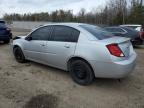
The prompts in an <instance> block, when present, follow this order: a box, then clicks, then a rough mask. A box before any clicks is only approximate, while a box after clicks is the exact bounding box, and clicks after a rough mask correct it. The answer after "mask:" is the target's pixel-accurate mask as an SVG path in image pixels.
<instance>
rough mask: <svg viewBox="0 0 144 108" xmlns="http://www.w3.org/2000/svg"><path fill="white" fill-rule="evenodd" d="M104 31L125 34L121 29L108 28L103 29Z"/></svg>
mask: <svg viewBox="0 0 144 108" xmlns="http://www.w3.org/2000/svg"><path fill="white" fill-rule="evenodd" d="M105 30H107V31H108V32H113V33H115V32H116V33H117V32H118V33H123V32H125V31H124V30H122V29H121V28H114V27H109V28H105Z"/></svg>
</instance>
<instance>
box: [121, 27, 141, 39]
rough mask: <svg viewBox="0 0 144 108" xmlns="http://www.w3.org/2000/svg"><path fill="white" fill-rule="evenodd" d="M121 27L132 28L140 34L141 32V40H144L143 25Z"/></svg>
mask: <svg viewBox="0 0 144 108" xmlns="http://www.w3.org/2000/svg"><path fill="white" fill-rule="evenodd" d="M120 26H121V27H130V28H132V29H134V30H137V31H138V32H139V34H140V38H141V39H142V40H144V31H141V29H142V25H135V24H132V25H130V24H129V25H128V24H127V25H120Z"/></svg>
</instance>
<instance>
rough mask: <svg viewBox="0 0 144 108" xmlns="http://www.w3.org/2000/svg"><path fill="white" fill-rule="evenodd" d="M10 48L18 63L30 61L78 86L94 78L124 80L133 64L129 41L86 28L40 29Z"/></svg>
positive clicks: (55, 26) (64, 25) (61, 25)
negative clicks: (58, 72)
mask: <svg viewBox="0 0 144 108" xmlns="http://www.w3.org/2000/svg"><path fill="white" fill-rule="evenodd" d="M11 44H12V49H13V53H14V56H15V58H16V60H17V61H18V62H20V63H24V62H25V61H26V60H31V61H35V62H38V63H42V64H45V65H48V66H52V67H56V68H59V69H63V70H66V71H69V72H70V75H71V77H72V79H73V80H74V81H75V82H77V83H78V84H80V85H88V84H90V83H92V81H93V80H94V78H95V77H101V78H116V79H117V78H123V77H126V76H127V75H129V74H130V73H131V72H132V71H133V69H134V67H135V64H136V56H137V55H136V53H135V51H134V50H133V47H132V44H131V42H130V39H128V38H124V37H115V36H113V35H112V34H110V33H108V32H106V31H104V30H103V29H101V28H100V27H98V26H93V25H89V24H82V23H54V24H48V25H44V26H41V27H39V28H36V29H35V30H33V31H32V32H31V33H29V34H28V35H27V36H17V37H15V38H14V39H13V42H12V43H11Z"/></svg>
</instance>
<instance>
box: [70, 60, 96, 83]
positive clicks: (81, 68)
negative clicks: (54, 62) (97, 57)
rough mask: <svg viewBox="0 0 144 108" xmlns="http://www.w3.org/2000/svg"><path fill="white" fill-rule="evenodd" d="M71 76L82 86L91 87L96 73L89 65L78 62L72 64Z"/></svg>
mask: <svg viewBox="0 0 144 108" xmlns="http://www.w3.org/2000/svg"><path fill="white" fill-rule="evenodd" d="M70 74H71V77H72V79H73V80H74V81H75V82H76V83H78V84H80V85H89V84H91V83H92V82H93V80H94V73H93V70H92V69H91V67H90V66H89V64H88V63H86V62H85V61H82V60H76V61H73V62H72V63H70Z"/></svg>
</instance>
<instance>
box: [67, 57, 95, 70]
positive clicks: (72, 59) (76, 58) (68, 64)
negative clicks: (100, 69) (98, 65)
mask: <svg viewBox="0 0 144 108" xmlns="http://www.w3.org/2000/svg"><path fill="white" fill-rule="evenodd" d="M75 60H82V61H84V62H86V63H87V64H88V65H89V66H90V68H91V69H92V71H93V68H92V66H91V65H90V63H89V62H88V61H87V60H85V59H83V58H81V57H72V58H70V59H69V61H68V63H67V67H68V71H69V70H70V63H72V62H73V61H75ZM93 72H94V71H93Z"/></svg>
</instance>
